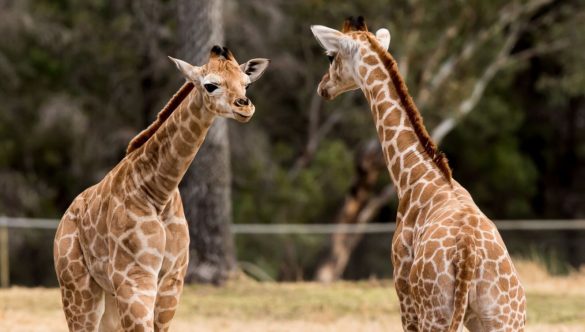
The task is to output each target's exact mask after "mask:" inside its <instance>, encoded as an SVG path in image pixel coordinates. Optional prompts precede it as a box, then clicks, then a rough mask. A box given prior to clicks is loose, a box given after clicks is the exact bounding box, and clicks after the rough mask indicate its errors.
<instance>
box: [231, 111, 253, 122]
mask: <svg viewBox="0 0 585 332" xmlns="http://www.w3.org/2000/svg"><path fill="white" fill-rule="evenodd" d="M234 116H235V118H236V120H238V121H239V122H248V121H250V119H251V118H252V114H250V115H245V114H240V113H234Z"/></svg>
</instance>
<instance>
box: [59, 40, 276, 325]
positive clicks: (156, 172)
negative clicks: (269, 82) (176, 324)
mask: <svg viewBox="0 0 585 332" xmlns="http://www.w3.org/2000/svg"><path fill="white" fill-rule="evenodd" d="M171 59H172V58H171ZM172 60H173V61H174V62H175V64H176V66H177V68H178V69H179V70H180V71H181V72H182V73H183V75H184V76H185V77H186V79H187V83H185V85H183V87H182V88H181V89H180V90H179V92H178V93H177V94H175V96H173V98H172V99H171V100H170V101H169V103H168V104H167V105H166V107H165V108H164V109H163V110H162V111H161V112H160V113H159V115H158V117H157V120H156V121H155V122H154V123H153V124H151V125H150V126H149V127H148V128H147V129H145V130H144V131H143V132H141V133H140V134H139V135H138V136H136V137H135V138H134V139H133V140H132V141H131V142H130V145H129V146H128V150H127V154H126V157H125V158H124V159H123V160H122V161H121V162H120V163H119V164H118V165H117V166H116V167H115V168H114V169H113V170H112V171H110V172H109V173H108V174H107V175H106V176H105V177H104V179H103V180H102V181H100V182H99V183H98V184H96V185H94V186H92V187H90V188H88V189H87V190H85V191H84V192H83V193H81V194H80V195H79V196H77V198H76V199H75V200H74V201H73V203H72V204H71V206H70V207H69V208H68V210H67V211H66V212H65V215H64V216H63V219H62V220H61V223H60V225H59V228H58V229H57V234H56V236H55V243H54V259H55V269H56V272H57V278H58V279H59V284H60V286H61V294H62V299H63V307H64V311H65V316H66V318H67V324H68V325H69V330H70V331H98V330H99V331H119V330H124V331H153V330H154V331H167V330H168V329H169V325H170V321H171V319H172V317H173V315H174V313H175V310H176V309H177V305H178V302H179V296H180V294H181V290H182V288H183V277H184V275H185V271H186V268H187V260H188V249H189V232H188V229H187V222H186V220H185V216H184V213H183V205H182V202H181V197H180V195H179V190H178V184H179V182H180V181H181V178H182V177H183V175H184V174H185V172H186V170H187V168H188V167H189V165H190V164H191V161H192V160H193V158H194V157H195V154H196V153H197V151H198V149H199V147H200V146H201V144H202V143H203V140H204V138H205V135H206V133H207V131H208V129H209V128H210V126H211V124H212V123H213V120H214V118H215V117H217V116H221V117H226V118H233V119H236V120H237V121H239V122H248V121H249V120H250V118H251V117H252V115H253V114H254V105H253V104H252V102H251V101H250V100H249V99H248V98H247V97H246V88H247V87H248V85H249V84H250V83H252V82H254V81H255V80H257V79H258V78H259V77H260V75H262V73H263V72H264V70H265V69H266V68H267V66H268V63H269V61H268V60H267V59H252V60H250V61H248V62H246V63H245V64H242V65H241V66H240V65H238V63H237V62H236V60H235V59H234V57H233V55H232V54H231V52H230V51H229V50H227V49H226V48H221V47H219V46H214V47H213V48H212V49H211V53H210V57H209V62H208V63H207V64H206V65H204V66H202V67H196V66H192V65H190V64H188V63H186V62H184V61H181V60H177V59H172ZM194 222H196V220H195V221H194Z"/></svg>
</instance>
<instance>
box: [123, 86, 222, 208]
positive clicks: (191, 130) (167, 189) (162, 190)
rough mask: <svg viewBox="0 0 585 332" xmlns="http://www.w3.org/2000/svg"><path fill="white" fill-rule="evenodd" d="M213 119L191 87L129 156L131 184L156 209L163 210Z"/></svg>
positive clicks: (195, 90)
mask: <svg viewBox="0 0 585 332" xmlns="http://www.w3.org/2000/svg"><path fill="white" fill-rule="evenodd" d="M214 118H215V115H214V114H213V113H212V112H211V111H209V110H208V109H207V108H206V107H205V105H204V104H203V98H202V96H201V94H200V92H199V90H198V89H197V88H194V89H193V90H192V91H191V92H190V93H189V95H188V96H187V97H186V98H185V100H183V102H181V104H180V105H179V106H178V107H177V109H176V110H175V111H174V112H173V114H171V116H170V117H169V118H168V119H167V120H166V121H165V122H164V123H163V124H162V125H161V126H160V128H159V129H158V130H157V131H156V132H155V133H154V135H153V136H152V137H151V138H150V139H149V140H148V141H147V142H146V143H145V144H144V145H143V146H142V147H141V148H139V149H138V150H136V151H134V153H132V154H130V155H129V156H128V157H129V158H130V159H131V160H133V165H134V168H133V169H134V171H133V172H132V177H133V180H134V183H136V185H137V187H138V188H140V189H142V190H143V191H144V192H145V193H146V194H147V197H148V198H149V200H151V202H152V203H153V204H154V205H155V206H156V207H159V208H162V207H163V206H164V205H166V204H167V202H168V201H169V199H170V198H171V195H173V194H174V192H175V190H176V189H177V187H178V186H179V182H180V181H181V179H182V178H183V176H184V175H185V172H187V169H188V168H189V165H190V164H191V162H192V161H193V159H194V158H195V155H196V154H197V151H199V148H200V147H201V145H202V144H203V141H204V139H205V136H206V135H207V131H208V130H209V128H210V127H211V125H212V124H213V120H214Z"/></svg>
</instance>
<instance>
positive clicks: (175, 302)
mask: <svg viewBox="0 0 585 332" xmlns="http://www.w3.org/2000/svg"><path fill="white" fill-rule="evenodd" d="M186 255H187V254H186V253H185V256H186ZM181 261H182V264H181V265H182V266H181V268H179V269H177V270H176V271H173V272H172V273H169V274H167V275H165V276H163V277H162V278H161V280H160V281H159V286H158V294H157V297H156V304H155V309H154V324H155V325H154V328H155V331H168V330H169V327H170V324H171V320H172V319H173V317H174V316H175V312H176V310H177V307H178V306H179V299H180V297H181V292H182V291H183V280H184V277H185V273H186V272H187V259H186V258H185V259H181Z"/></svg>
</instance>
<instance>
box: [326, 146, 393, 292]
mask: <svg viewBox="0 0 585 332" xmlns="http://www.w3.org/2000/svg"><path fill="white" fill-rule="evenodd" d="M384 166H385V163H384V157H383V155H382V148H381V146H380V143H378V141H377V140H375V139H374V140H371V141H369V142H368V143H367V144H366V145H365V146H364V147H363V148H362V149H360V150H358V152H357V154H356V160H355V168H356V178H355V179H354V182H353V184H352V186H351V188H350V190H349V193H348V194H347V195H346V197H345V201H344V203H343V205H342V207H341V209H340V211H339V213H338V215H337V218H336V220H335V223H337V224H358V223H366V222H368V221H369V220H368V218H360V215H361V214H363V213H364V212H366V211H369V210H370V209H369V208H368V202H369V200H370V198H371V196H372V194H373V190H374V185H375V184H376V182H377V180H378V178H379V176H380V172H382V171H383V170H384ZM362 237H363V234H360V233H356V234H352V233H334V234H333V235H332V236H331V247H330V251H329V254H328V255H327V257H326V258H325V259H324V260H323V261H322V262H321V265H320V266H319V268H318V269H317V272H316V274H315V278H316V279H317V280H318V281H321V282H332V281H335V280H337V279H339V278H340V277H341V275H342V274H343V271H345V267H346V266H347V263H348V261H349V258H350V256H351V253H352V252H353V249H354V248H355V247H356V245H357V244H358V243H359V241H360V240H361V239H362Z"/></svg>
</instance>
